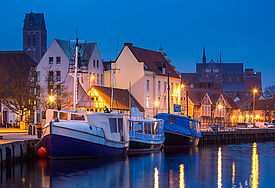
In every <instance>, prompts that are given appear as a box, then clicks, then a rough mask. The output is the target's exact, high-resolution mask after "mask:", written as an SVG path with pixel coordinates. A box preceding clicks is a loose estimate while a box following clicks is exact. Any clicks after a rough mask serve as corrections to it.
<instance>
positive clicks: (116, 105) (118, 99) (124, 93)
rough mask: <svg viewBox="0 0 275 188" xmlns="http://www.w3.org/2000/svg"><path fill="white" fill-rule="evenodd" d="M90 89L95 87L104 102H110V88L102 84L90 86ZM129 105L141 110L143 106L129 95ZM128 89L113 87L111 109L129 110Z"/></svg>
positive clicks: (142, 110)
mask: <svg viewBox="0 0 275 188" xmlns="http://www.w3.org/2000/svg"><path fill="white" fill-rule="evenodd" d="M92 89H95V90H96V91H97V92H98V94H99V95H100V97H102V99H103V100H104V102H105V103H107V104H109V106H111V105H110V102H111V99H110V98H111V88H110V87H103V86H92ZM131 99H132V100H131V101H132V103H131V106H132V107H134V106H136V107H138V109H139V110H140V111H141V112H144V108H143V107H142V106H141V105H140V104H139V103H138V101H137V100H136V99H135V98H134V97H133V95H131ZM129 106H130V105H129V91H128V90H127V89H118V88H114V101H113V109H114V110H129Z"/></svg>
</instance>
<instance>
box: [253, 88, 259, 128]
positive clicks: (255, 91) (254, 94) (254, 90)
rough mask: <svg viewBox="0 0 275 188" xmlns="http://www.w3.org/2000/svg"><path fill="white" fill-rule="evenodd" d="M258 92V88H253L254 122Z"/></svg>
mask: <svg viewBox="0 0 275 188" xmlns="http://www.w3.org/2000/svg"><path fill="white" fill-rule="evenodd" d="M257 92H258V90H257V89H253V111H252V115H253V119H252V121H253V124H254V119H255V118H254V117H255V103H256V100H255V96H256V93H257Z"/></svg>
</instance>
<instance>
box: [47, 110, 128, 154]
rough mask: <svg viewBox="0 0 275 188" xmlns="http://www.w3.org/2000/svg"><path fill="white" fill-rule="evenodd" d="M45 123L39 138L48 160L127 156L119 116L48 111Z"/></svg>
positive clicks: (121, 122) (123, 130) (121, 121)
mask: <svg viewBox="0 0 275 188" xmlns="http://www.w3.org/2000/svg"><path fill="white" fill-rule="evenodd" d="M46 120H47V122H48V123H47V124H46V125H45V126H44V127H43V137H42V139H43V141H44V145H45V147H46V150H47V153H48V156H49V157H50V158H51V159H58V158H86V157H104V156H114V155H122V154H126V153H127V149H128V145H129V135H128V129H127V127H126V123H124V122H126V121H127V120H126V119H125V118H124V117H123V115H122V114H117V113H99V112H87V111H73V110H54V109H48V110H47V111H46Z"/></svg>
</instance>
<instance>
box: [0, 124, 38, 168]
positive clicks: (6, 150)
mask: <svg viewBox="0 0 275 188" xmlns="http://www.w3.org/2000/svg"><path fill="white" fill-rule="evenodd" d="M39 140H40V139H39V138H37V135H28V132H27V130H20V129H16V128H0V165H1V167H5V166H8V165H10V164H13V163H15V162H18V161H21V160H24V159H26V158H31V157H33V156H34V155H33V154H34V150H33V148H32V146H34V145H35V144H37V143H38V141H39Z"/></svg>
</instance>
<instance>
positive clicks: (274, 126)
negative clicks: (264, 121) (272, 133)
mask: <svg viewBox="0 0 275 188" xmlns="http://www.w3.org/2000/svg"><path fill="white" fill-rule="evenodd" d="M267 128H275V125H274V124H271V123H268V125H267Z"/></svg>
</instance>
